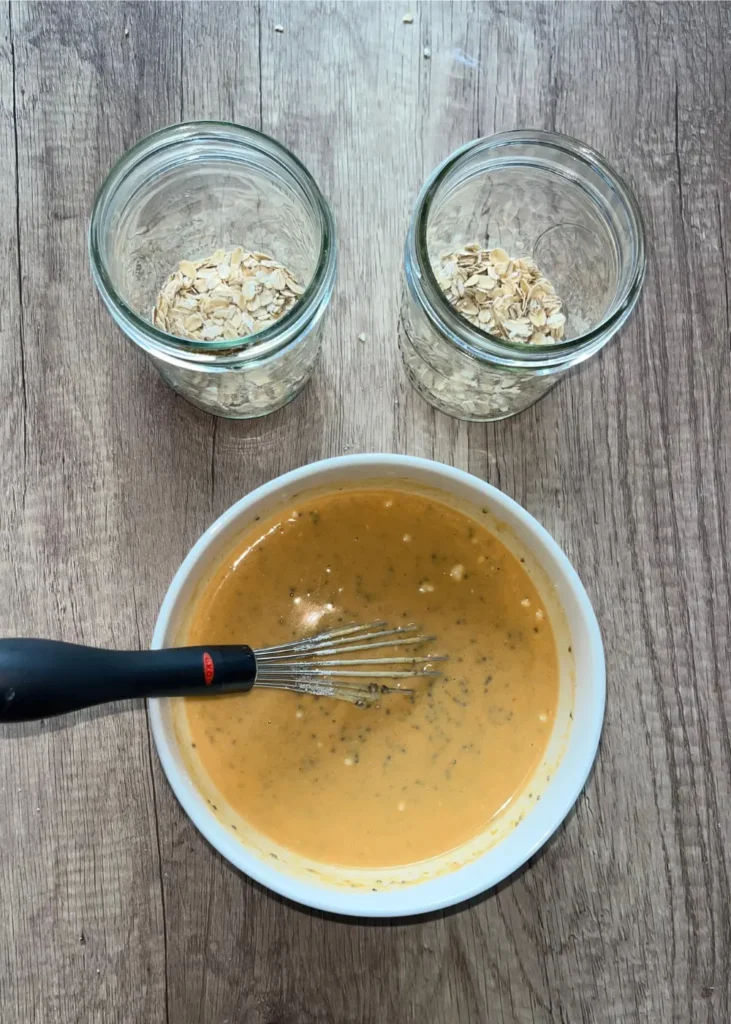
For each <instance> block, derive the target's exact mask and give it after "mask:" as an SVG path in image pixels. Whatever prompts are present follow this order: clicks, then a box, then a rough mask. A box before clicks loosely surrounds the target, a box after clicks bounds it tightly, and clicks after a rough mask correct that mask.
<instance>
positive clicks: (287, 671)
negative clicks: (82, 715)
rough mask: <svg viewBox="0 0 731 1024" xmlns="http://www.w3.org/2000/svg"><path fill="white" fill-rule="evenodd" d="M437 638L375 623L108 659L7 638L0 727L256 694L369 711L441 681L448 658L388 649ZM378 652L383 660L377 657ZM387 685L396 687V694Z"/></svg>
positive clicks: (52, 643) (2, 651) (1, 653)
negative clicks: (142, 700)
mask: <svg viewBox="0 0 731 1024" xmlns="http://www.w3.org/2000/svg"><path fill="white" fill-rule="evenodd" d="M435 639H436V638H435V637H433V636H426V635H424V634H423V633H422V632H421V629H420V628H419V627H418V626H416V625H413V624H412V625H408V626H396V627H394V628H391V627H389V626H388V624H387V623H386V622H371V623H368V624H366V625H352V626H345V627H343V628H342V629H334V630H330V632H328V633H319V634H317V635H316V636H311V637H307V638H305V639H302V640H294V641H292V642H290V643H285V644H278V645H277V646H275V647H264V648H262V649H261V650H253V649H252V648H251V647H247V646H246V645H243V644H238V645H235V646H233V645H231V646H210V647H171V648H167V649H166V650H162V651H108V650H100V649H99V648H96V647H83V646H81V645H80V644H67V643H61V642H58V641H56V640H21V639H6V640H0V722H3V721H4V722H24V721H32V720H34V719H40V718H49V717H50V716H52V715H61V714H65V713H66V712H69V711H78V710H79V709H80V708H86V707H91V706H93V705H95V704H107V703H110V702H112V701H118V700H130V699H134V698H139V697H194V696H200V695H203V694H216V693H218V694H221V693H241V692H246V691H247V690H251V689H252V687H254V686H256V687H258V688H266V689H275V690H294V691H295V692H296V693H308V694H313V695H315V696H318V697H335V698H336V699H338V700H345V701H349V702H350V703H351V704H355V705H356V706H357V707H368V706H369V705H371V704H374V703H376V702H377V701H379V700H380V699H381V697H382V696H384V695H388V694H397V693H398V694H407V695H408V694H412V693H413V692H414V691H413V690H411V689H405V688H404V687H403V686H402V685H401V683H400V680H410V679H424V678H429V677H434V676H438V675H440V673H439V671H438V669H436V668H435V667H434V665H435V663H436V662H439V661H444V660H445V656H444V655H431V654H428V653H422V652H421V651H419V652H417V653H412V652H409V653H400V651H399V653H395V652H393V653H391V651H390V650H389V649H393V648H399V649H401V648H406V647H419V648H420V647H421V646H422V645H425V644H427V643H430V642H432V641H433V640H435ZM379 648H380V649H381V650H382V652H383V656H380V654H379V656H376V657H370V656H369V654H370V652H372V651H376V650H377V649H379ZM364 652H365V656H363V654H364ZM344 655H355V657H343V656H344ZM386 680H390V681H398V682H396V685H395V686H391V685H389V684H388V683H387V682H386Z"/></svg>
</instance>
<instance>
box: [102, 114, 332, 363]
mask: <svg viewBox="0 0 731 1024" xmlns="http://www.w3.org/2000/svg"><path fill="white" fill-rule="evenodd" d="M207 140H208V141H210V142H211V143H214V144H216V143H226V144H228V145H231V144H233V145H234V146H238V147H240V149H241V151H242V152H243V151H245V150H250V151H254V152H256V151H259V152H261V153H264V154H265V155H266V156H267V157H268V158H269V159H272V160H273V161H274V162H275V163H276V164H278V165H279V166H280V167H281V168H282V169H283V171H284V172H285V173H287V174H289V175H290V176H291V177H292V178H294V179H295V180H296V181H297V184H298V186H299V187H300V188H301V189H302V191H303V193H304V194H305V196H306V198H307V200H308V202H309V203H310V205H311V207H312V210H313V211H314V212H315V213H316V215H317V218H318V221H319V229H320V251H319V253H318V256H317V261H316V264H315V269H314V272H313V274H312V277H311V278H310V280H309V282H308V284H307V285H306V287H305V290H304V292H303V293H302V295H301V296H299V298H298V300H297V302H296V303H295V304H294V305H293V306H292V308H291V309H290V310H288V312H287V313H285V314H284V316H282V317H281V319H279V320H277V321H276V322H275V323H274V324H273V325H272V326H271V327H267V328H265V329H264V330H262V331H257V332H256V333H255V334H250V335H248V336H246V337H242V338H236V339H234V340H226V339H221V340H219V341H197V340H191V339H189V338H182V337H179V336H177V335H173V334H168V333H166V332H165V331H161V330H160V329H159V328H158V327H156V326H155V325H154V324H153V323H152V322H151V321H150V320H147V319H146V318H145V317H143V316H141V315H140V314H139V313H138V312H136V311H135V310H134V309H133V308H132V307H131V306H130V305H129V303H128V302H127V301H126V300H125V299H124V297H123V296H122V295H121V294H120V293H119V291H118V289H117V288H116V287H115V285H114V283H113V281H112V277H111V274H110V273H109V269H108V267H107V263H106V259H105V254H104V249H105V245H104V241H103V232H104V229H105V220H106V218H107V216H108V215H109V210H110V207H111V206H112V204H113V203H114V199H115V196H116V194H117V192H118V190H119V189H120V187H121V186H122V185H123V183H124V182H125V180H126V179H127V178H128V176H129V175H130V174H131V173H132V172H134V171H136V170H137V169H138V168H140V167H141V166H142V165H143V164H144V163H145V161H147V160H149V159H150V158H151V157H153V156H155V157H157V156H159V155H160V154H163V153H164V152H165V151H166V150H169V151H170V158H171V159H170V163H172V162H173V159H174V153H175V150H176V149H178V148H179V147H185V146H187V145H189V144H191V143H199V144H200V143H202V144H204V145H205V142H206V141H207ZM202 155H205V153H203V154H202ZM187 159H189V160H193V161H194V160H195V159H196V157H195V156H193V157H188V158H187ZM166 166H168V164H165V165H164V166H163V168H162V169H163V170H164V169H165V167H166ZM159 170H160V168H158V169H157V170H156V171H155V172H153V174H152V175H151V177H150V179H149V180H154V177H155V175H156V173H159ZM143 187H144V185H143ZM88 241H89V259H90V262H91V270H92V276H93V278H94V283H95V284H96V286H97V288H98V289H99V292H100V294H101V296H102V299H103V300H104V302H105V304H106V306H107V308H108V309H109V311H110V313H111V314H112V317H113V319H114V320H115V322H116V323H117V325H118V326H119V327H120V328H121V329H122V330H123V331H124V332H125V334H127V335H128V336H129V337H130V338H131V339H132V340H133V341H134V342H136V343H137V344H138V345H140V347H142V348H144V349H145V350H147V351H150V352H152V353H153V354H159V355H162V356H164V357H167V358H169V359H172V360H174V361H180V360H181V359H182V360H183V361H185V362H197V363H204V364H205V363H214V362H215V363H216V364H222V363H229V362H236V363H241V362H242V361H247V362H248V361H253V360H260V359H262V358H266V357H268V356H270V355H273V354H274V353H275V352H278V351H280V350H281V349H282V348H284V347H286V346H287V345H289V344H291V343H293V342H295V341H296V340H297V338H298V336H299V335H300V333H301V332H302V329H303V327H305V326H307V325H309V324H310V322H311V321H313V320H315V319H319V316H320V315H321V314H322V312H324V308H325V306H326V305H327V302H328V300H329V298H330V295H331V294H332V290H333V287H334V283H335V271H336V266H337V241H336V232H335V221H334V219H333V215H332V212H331V210H330V206H329V204H328V202H327V200H326V199H325V197H324V196H323V194H322V192H321V191H320V189H319V187H318V185H317V183H316V182H315V179H314V178H313V177H312V175H311V174H310V172H309V171H308V169H307V168H306V167H305V165H304V164H303V163H302V162H301V160H299V159H298V158H297V157H296V156H295V155H294V153H292V152H291V151H290V150H289V149H287V148H286V146H283V145H282V144H281V143H280V142H278V141H277V140H276V139H273V138H271V137H270V136H268V135H266V134H264V133H263V132H259V131H257V130H256V129H254V128H248V127H246V126H244V125H239V124H234V123H233V122H228V121H187V122H182V123H180V124H174V125H170V126H168V127H167V128H162V129H160V130H159V131H157V132H153V133H152V134H151V135H148V136H146V137H145V138H144V139H142V140H141V141H140V142H138V143H137V144H136V145H134V146H132V147H131V148H130V149H128V150H127V151H126V152H125V153H124V154H123V155H122V156H121V157H120V159H119V160H118V161H117V163H116V164H115V165H114V166H113V167H112V169H111V171H110V172H109V174H108V175H107V177H106V179H105V180H104V182H103V183H102V185H101V187H100V188H99V190H98V192H97V195H96V198H95V200H94V207H93V210H92V215H91V221H90V224H89V238H88ZM171 269H172V268H171ZM162 283H163V282H161V284H162Z"/></svg>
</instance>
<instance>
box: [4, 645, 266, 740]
mask: <svg viewBox="0 0 731 1024" xmlns="http://www.w3.org/2000/svg"><path fill="white" fill-rule="evenodd" d="M255 679H256V659H255V658H254V652H253V651H252V650H251V648H250V647H246V646H243V645H240V646H225V647H171V648H167V649H166V650H163V651H105V650H100V649H99V648H96V647H83V646H81V645H80V644H66V643H60V642H58V641H56V640H23V639H6V640H0V722H28V721H33V720H35V719H39V718H49V717H50V716H51V715H62V714H65V713H66V712H68V711H78V709H79V708H87V707H91V706H92V705H94V704H106V703H109V702H111V701H117V700H130V699H134V698H139V697H192V696H198V695H201V694H212V693H232V692H242V691H246V690H250V689H251V687H252V686H253V685H254V680H255Z"/></svg>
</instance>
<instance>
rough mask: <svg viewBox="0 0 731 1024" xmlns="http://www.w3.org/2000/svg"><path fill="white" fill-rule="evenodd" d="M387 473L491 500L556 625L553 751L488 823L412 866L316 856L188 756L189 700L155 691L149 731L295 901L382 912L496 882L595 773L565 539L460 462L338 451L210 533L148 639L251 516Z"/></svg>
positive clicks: (600, 708) (280, 482)
mask: <svg viewBox="0 0 731 1024" xmlns="http://www.w3.org/2000/svg"><path fill="white" fill-rule="evenodd" d="M388 482H392V483H393V484H394V485H398V486H402V487H403V486H406V487H408V488H409V489H416V490H418V491H424V490H426V491H429V492H431V493H432V494H433V492H434V491H438V492H441V493H439V494H438V495H434V496H435V497H438V498H439V499H440V500H442V501H445V502H447V503H448V504H452V505H453V506H455V507H458V508H461V509H463V510H464V511H466V512H468V513H469V512H472V513H474V515H475V517H476V518H477V516H480V520H481V521H482V522H484V521H485V517H484V514H483V510H484V509H488V510H489V512H488V519H489V522H488V525H489V526H490V527H491V528H492V529H493V530H494V531H495V532H496V533H498V534H499V536H500V539H501V540H502V541H503V543H505V544H506V545H507V546H508V547H509V548H511V549H512V550H513V551H514V552H515V553H516V554H518V555H520V556H522V557H524V558H525V560H526V562H525V566H524V568H526V569H527V570H528V572H529V573H530V575H531V577H532V579H533V581H534V583H535V585H536V587H537V589H538V591H539V593H540V595H541V598H542V600H543V601H544V602H545V606H546V610H547V612H548V616H549V619H550V621H551V624H552V626H553V629H554V633H555V635H556V642H557V648H558V652H559V661H560V690H559V703H558V710H557V715H556V721H555V724H554V728H553V731H552V734H551V738H550V740H549V743H548V747H547V749H546V752H545V756H544V757H543V759H542V761H541V763H540V764H539V765H538V767H537V768H536V771H535V773H534V775H533V777H532V778H531V780H530V782H529V783H528V785H527V786H526V787H525V789H524V790H523V792H522V794H521V795H519V796H518V798H517V799H516V800H515V801H513V802H512V804H511V805H510V806H509V807H508V809H507V810H506V811H505V812H504V813H503V814H502V815H500V816H499V818H497V819H496V820H494V821H493V822H492V823H491V824H490V827H489V828H488V829H487V830H486V831H485V832H484V833H483V834H481V835H479V836H477V837H476V838H475V839H473V840H471V841H470V842H468V843H466V844H464V845H463V846H461V847H459V848H458V849H455V850H452V851H450V852H449V853H446V854H443V855H441V856H439V857H435V858H432V859H430V860H427V861H422V862H420V863H418V864H414V865H409V866H406V867H398V868H383V869H377V870H374V869H371V870H365V869H352V868H337V867H331V866H327V865H323V864H319V863H316V862H313V861H308V860H306V859H305V858H302V857H300V856H298V855H297V854H295V853H293V852H291V851H289V850H286V849H284V848H283V847H281V846H279V845H278V844H276V843H274V842H273V841H272V840H270V839H269V838H268V837H266V836H264V835H262V834H261V833H259V832H257V831H256V830H254V829H253V828H251V827H250V826H248V825H247V824H246V822H244V821H242V820H241V819H240V818H239V817H237V816H236V815H235V814H234V813H233V811H232V810H230V809H229V808H227V807H226V806H225V802H224V801H223V800H222V798H221V797H220V795H219V794H218V793H217V792H216V791H215V789H214V788H213V786H212V783H210V782H209V781H208V780H207V778H206V777H205V776H204V775H202V774H201V771H200V769H199V768H198V766H197V765H196V764H195V763H194V762H193V761H192V760H191V754H190V752H189V748H188V746H187V744H186V743H184V742H183V743H181V737H183V738H184V737H185V730H186V724H185V716H184V715H183V714H182V702H181V701H174V700H173V701H170V700H153V701H150V719H151V726H152V731H153V736H154V739H155V743H156V745H157V750H158V754H159V756H160V760H161V763H162V765H163V768H164V770H165V773H166V775H167V777H168V780H169V781H170V784H171V786H172V788H173V790H174V792H175V794H176V795H177V797H178V799H179V800H180V802H181V804H182V806H183V808H184V809H185V811H186V812H187V813H188V815H189V816H190V817H191V819H192V820H193V823H194V824H195V825H196V827H197V828H198V829H199V830H200V831H201V832H202V833H203V835H204V836H205V837H206V838H207V839H208V840H209V842H210V843H212V845H213V846H214V847H215V848H216V849H217V850H218V851H219V852H220V853H221V854H222V855H223V856H224V857H226V858H227V859H228V860H229V861H230V862H231V863H232V864H234V865H236V867H238V868H240V869H241V870H242V871H245V872H246V873H247V874H248V875H250V876H251V877H252V878H255V879H256V880H257V881H259V882H261V883H262V884H263V885H266V886H268V887H269V888H270V889H273V890H275V891H276V892H278V893H280V894H281V895H283V896H286V897H288V898H290V899H292V900H295V901H297V902H299V903H303V904H306V905H308V906H312V907H316V908H318V909H321V910H326V911H332V912H335V913H339V914H352V915H358V916H372V917H387V916H399V915H408V914H416V913H423V912H426V911H430V910H436V909H439V908H441V907H445V906H449V905H451V904H454V903H458V902H460V901H461V900H464V899H467V898H469V897H470V896H474V895H476V894H477V893H479V892H483V891H484V890H486V889H488V888H490V887H491V886H493V885H495V884H496V883H497V882H499V881H501V880H502V879H503V878H505V877H506V876H507V875H509V874H511V873H512V872H513V871H515V870H516V869H517V868H519V867H520V866H521V865H522V864H523V863H525V861H526V860H528V859H529V858H530V857H531V856H532V855H533V854H534V853H535V852H536V851H537V850H538V849H539V848H540V847H541V846H542V845H543V843H545V841H546V840H547V839H548V837H549V836H550V835H551V834H552V832H553V831H554V830H555V829H556V828H557V827H558V826H559V825H560V823H561V822H562V821H563V819H564V818H565V816H566V815H567V814H568V812H569V810H570V809H571V807H572V805H573V804H574V802H575V800H576V798H577V796H578V794H579V792H580V791H581V789H582V787H583V785H584V782H585V781H586V778H587V776H588V774H589V771H590V769H591V765H592V763H593V761H594V757H595V755H596V749H597V745H598V742H599V735H600V732H601V725H602V720H603V715H604V699H605V669H604V652H603V648H602V642H601V637H600V634H599V627H598V625H597V622H596V617H595V615H594V612H593V609H592V607H591V604H590V602H589V599H588V597H587V595H586V591H585V590H584V588H583V586H582V584H581V582H580V580H579V578H578V576H577V575H576V572H575V571H574V569H573V568H572V566H571V564H570V563H569V561H568V559H567V558H566V556H565V555H564V554H563V552H562V551H561V549H560V548H559V547H558V545H557V544H556V542H555V541H554V540H553V539H552V538H551V537H550V535H549V534H548V533H547V532H546V531H545V530H544V529H543V527H541V526H540V525H539V523H538V522H537V521H536V520H535V519H533V517H532V516H530V515H529V513H527V512H526V511H525V510H524V509H523V508H521V506H520V505H518V504H517V503H516V502H514V501H513V500H512V499H511V498H508V497H507V496H506V495H504V494H503V493H502V492H501V491H498V490H496V489H495V488H494V487H491V486H490V485H489V484H486V483H484V482H483V481H481V480H479V479H477V478H476V477H473V476H471V475H469V474H467V473H464V472H462V471H460V470H456V469H452V468H451V467H448V466H444V465H441V464H440V463H435V462H429V461H427V460H424V459H415V458H411V457H408V456H398V455H356V456H345V457H342V458H337V459H328V460H325V461H323V462H319V463H314V464H313V465H310V466H306V467H304V468H303V469H300V470H295V471H294V472H293V473H288V474H287V475H285V476H283V477H279V478H278V479H276V480H274V481H272V482H271V483H269V484H265V485H264V486H263V487H260V488H259V489H257V490H256V491H254V492H252V493H251V494H250V495H248V496H247V497H245V498H242V499H241V501H239V502H237V504H235V505H233V506H232V507H231V508H230V509H229V510H228V511H227V512H225V513H224V514H223V515H222V516H221V517H220V518H219V519H218V520H217V521H216V522H215V523H214V524H213V526H211V527H210V529H209V530H207V531H206V533H205V534H204V535H203V536H202V537H201V539H200V540H199V541H198V542H197V543H196V544H195V545H194V547H193V548H192V549H191V551H190V553H189V554H188V556H187V557H186V559H185V561H184V562H183V564H182V565H181V567H180V569H179V570H178V573H177V574H176V576H175V578H174V580H173V582H172V584H171V585H170V588H169V590H168V593H167V595H166V597H165V600H164V602H163V605H162V608H161V610H160V615H159V617H158V621H157V624H156V627H155V633H154V636H153V641H152V646H153V647H154V648H159V647H169V646H172V645H174V644H175V642H176V638H177V637H178V636H180V634H181V632H182V630H183V628H184V625H185V621H186V617H187V615H188V613H189V611H190V607H191V604H192V603H193V601H194V598H195V596H196V593H197V592H198V591H199V590H200V588H202V587H203V586H204V585H205V583H206V582H207V580H208V578H209V577H210V575H211V574H212V572H213V571H214V570H215V568H216V566H217V565H218V564H220V560H221V559H222V558H224V557H225V555H226V554H227V553H228V551H229V550H230V549H231V547H232V546H233V545H234V544H235V542H236V539H237V537H238V536H239V535H240V533H241V532H242V531H244V530H245V529H246V528H247V527H248V526H249V524H250V523H251V522H253V520H254V518H255V516H264V515H266V514H269V513H271V512H273V511H275V510H276V508H277V507H278V506H280V505H284V504H287V503H288V502H290V501H292V500H294V499H295V497H296V495H298V494H302V493H303V492H309V491H313V490H315V491H317V490H329V489H334V488H336V487H341V486H368V485H370V484H372V485H374V486H377V485H379V484H380V485H381V486H382V485H383V484H384V483H388ZM476 784H479V780H477V781H476ZM529 794H530V797H529ZM537 797H538V799H536V798H537ZM214 806H215V808H216V810H214Z"/></svg>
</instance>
